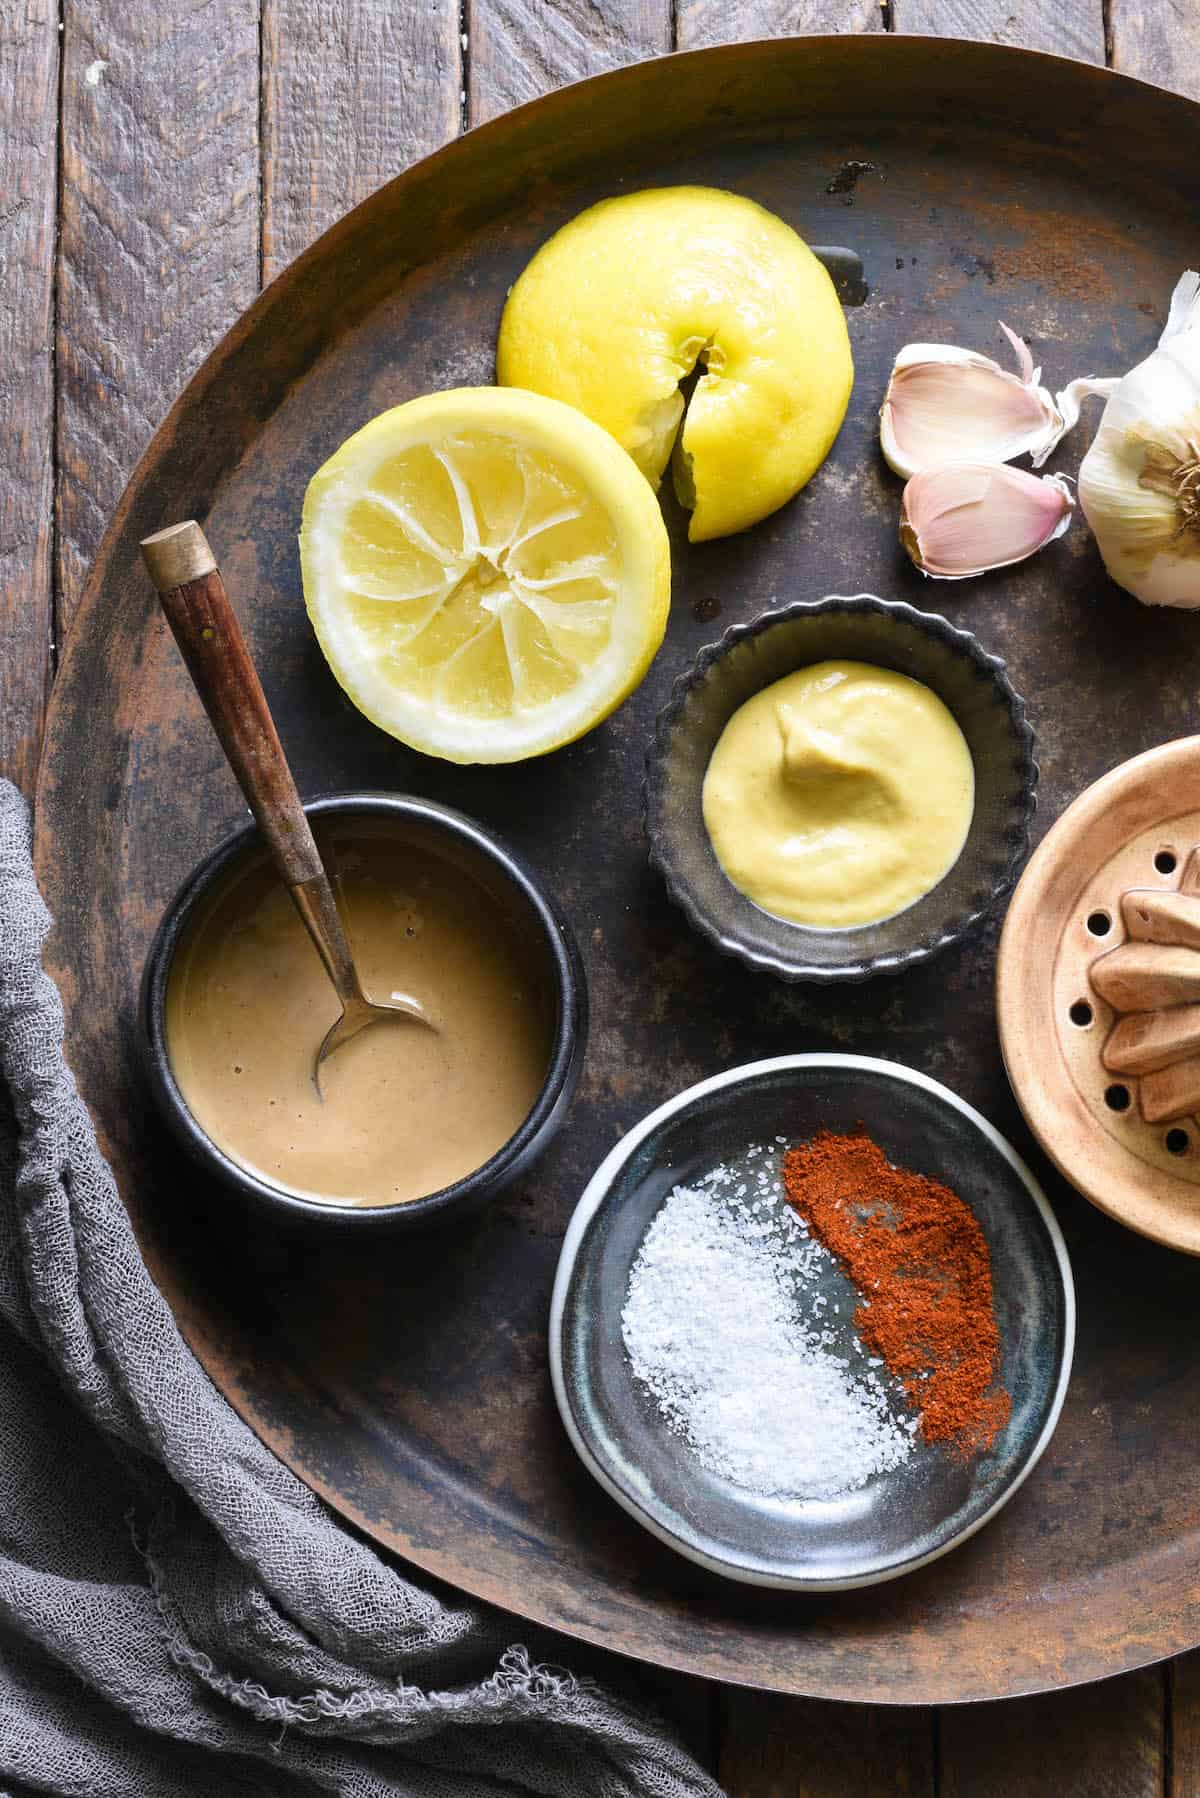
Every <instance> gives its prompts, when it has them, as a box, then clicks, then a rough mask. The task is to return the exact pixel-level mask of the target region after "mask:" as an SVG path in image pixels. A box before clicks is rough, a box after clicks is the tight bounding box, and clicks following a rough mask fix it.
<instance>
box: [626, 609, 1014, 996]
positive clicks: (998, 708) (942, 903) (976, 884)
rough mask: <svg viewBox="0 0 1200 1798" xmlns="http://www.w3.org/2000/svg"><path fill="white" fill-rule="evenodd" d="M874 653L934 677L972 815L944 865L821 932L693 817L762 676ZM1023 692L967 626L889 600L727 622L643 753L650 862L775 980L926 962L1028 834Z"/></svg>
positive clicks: (977, 907) (690, 911) (977, 905)
mask: <svg viewBox="0 0 1200 1798" xmlns="http://www.w3.org/2000/svg"><path fill="white" fill-rule="evenodd" d="M834 658H837V659H844V660H848V661H857V662H871V663H874V664H875V665H876V666H878V667H882V668H892V669H895V670H896V671H897V672H898V673H900V674H907V675H910V676H911V677H912V679H913V680H918V681H921V682H923V683H924V685H925V686H927V687H930V688H932V690H933V691H934V692H935V693H936V694H937V695H938V697H939V698H940V699H941V700H942V701H943V702H944V703H945V705H946V706H948V708H949V709H950V711H951V712H952V713H953V714H954V717H955V718H956V720H957V721H958V725H959V728H960V729H961V731H962V733H963V735H964V737H965V738H966V740H967V746H968V748H969V749H970V751H971V759H972V761H973V762H974V764H975V813H974V816H973V818H972V820H971V828H970V831H969V832H968V835H967V840H966V843H965V844H964V845H963V850H962V853H961V855H960V856H959V858H958V860H957V862H955V864H954V866H953V867H952V868H951V870H950V872H949V873H948V874H947V875H945V877H944V878H943V879H942V880H941V881H940V882H939V883H938V885H937V886H936V887H934V888H933V889H932V891H930V892H928V893H926V894H925V895H924V897H923V898H921V899H919V900H917V902H916V904H915V905H910V906H909V907H908V908H907V910H905V911H901V912H897V913H896V914H895V915H894V916H893V917H890V918H885V919H884V920H883V921H882V922H881V923H879V924H864V925H860V926H856V927H855V928H852V929H840V930H822V929H813V928H809V927H808V926H806V925H801V924H792V923H789V922H788V921H787V919H785V918H777V917H773V916H772V915H771V913H769V912H765V911H763V910H761V908H760V907H759V906H757V905H755V904H754V902H753V900H751V899H748V898H747V897H746V895H745V894H744V893H742V892H740V891H739V890H738V888H737V887H735V886H734V885H733V883H732V881H730V879H729V878H728V876H727V875H726V874H725V872H724V870H723V869H722V867H721V865H720V863H719V862H718V861H717V858H716V855H715V854H714V853H713V848H712V844H711V843H710V842H709V839H708V832H707V831H706V830H705V828H704V816H703V812H702V810H701V792H702V789H703V786H704V774H705V770H706V769H707V767H708V762H709V757H710V756H711V755H712V752H713V750H714V749H715V747H716V744H717V739H718V738H719V737H720V735H721V732H722V731H723V730H724V728H725V726H726V725H727V724H728V722H729V720H730V718H731V717H732V716H733V714H734V712H736V711H737V709H738V707H739V706H740V705H742V704H743V703H744V702H745V701H746V700H747V699H750V698H751V697H752V696H753V695H754V694H755V693H757V692H759V691H761V689H762V688H763V687H766V686H769V685H770V684H771V682H772V681H777V680H781V679H782V678H783V676H784V675H786V674H792V673H794V672H795V671H796V669H798V668H805V667H808V666H809V665H810V664H811V663H813V662H823V661H828V660H830V659H834ZM1033 748H1034V743H1033V731H1032V730H1031V728H1030V726H1029V724H1028V722H1027V720H1026V717H1025V705H1024V701H1023V700H1021V699H1019V698H1018V696H1017V694H1016V693H1014V691H1013V689H1012V686H1011V684H1010V682H1009V679H1008V676H1007V674H1006V673H1005V671H1004V663H1003V662H1002V661H1001V660H1000V659H999V657H998V656H993V655H989V654H988V653H987V652H986V650H984V649H983V648H981V646H980V645H979V643H978V642H977V641H976V639H975V638H974V637H973V636H972V635H971V633H970V632H969V631H963V630H958V629H957V628H956V627H955V626H954V625H952V624H950V623H948V621H947V620H946V619H945V618H939V617H937V616H935V615H934V614H932V613H929V612H918V611H916V610H915V609H914V608H913V607H912V606H909V605H903V604H901V603H900V602H898V601H895V600H884V599H875V598H873V597H872V596H871V595H870V594H866V593H860V594H857V595H856V596H855V597H854V598H852V599H840V598H829V599H820V600H816V601H812V602H809V601H801V602H798V603H797V604H795V605H790V606H785V607H784V608H783V609H782V610H780V611H778V612H765V613H764V614H763V615H762V616H761V617H760V618H756V619H755V620H754V621H753V623H751V624H739V625H735V626H734V627H733V629H732V630H729V631H726V633H725V635H724V636H723V637H722V639H721V641H720V642H719V643H714V644H712V645H710V646H709V648H707V649H702V650H701V652H700V654H699V656H698V657H697V660H696V664H695V666H694V668H693V669H692V670H691V672H690V673H689V674H685V675H684V676H682V678H681V679H680V680H678V681H677V682H676V684H675V688H674V691H673V692H672V695H671V698H670V700H669V702H668V704H667V705H666V706H665V707H664V708H663V710H662V711H661V712H660V714H659V717H658V723H657V726H656V729H655V738H654V742H653V743H652V745H651V748H650V752H649V755H648V757H647V773H646V828H647V833H648V836H649V840H650V860H651V862H652V863H653V865H654V866H655V867H656V868H658V869H659V871H660V872H661V874H662V876H663V878H664V880H665V881H666V883H667V890H668V892H669V893H670V895H671V897H672V898H673V899H674V900H675V902H676V904H678V905H680V906H681V907H682V908H683V910H684V912H685V913H686V914H687V916H688V918H689V919H690V921H691V923H692V924H693V925H694V926H695V927H696V929H697V930H699V931H700V932H701V934H702V935H704V936H706V937H707V938H708V939H709V941H710V942H712V943H715V945H716V946H717V948H718V949H721V950H723V951H724V953H725V954H727V955H736V956H738V957H740V959H741V960H742V961H744V962H746V963H747V964H748V965H749V966H750V967H752V968H760V969H764V970H766V971H768V972H770V973H772V974H777V975H779V977H780V978H781V979H783V980H815V981H834V980H865V979H866V978H867V976H868V975H870V974H882V973H893V972H895V971H896V970H897V969H900V968H906V967H910V966H911V965H912V964H913V963H915V962H919V961H926V960H927V959H928V958H929V957H930V956H931V955H936V954H937V952H938V951H939V950H940V949H944V948H946V947H947V945H948V944H950V943H953V942H955V941H957V939H958V938H959V937H961V936H963V935H965V933H966V932H967V931H968V930H970V929H971V928H972V927H973V926H974V925H975V924H977V923H978V922H979V920H980V919H981V918H982V917H983V916H984V914H985V913H986V912H987V911H989V910H990V909H991V907H992V906H993V905H995V904H996V902H997V900H999V899H1000V898H1002V897H1003V896H1004V894H1006V893H1007V892H1008V891H1009V890H1010V889H1011V887H1012V885H1013V883H1014V881H1015V880H1016V877H1017V871H1018V868H1019V866H1020V863H1021V860H1022V857H1023V856H1024V854H1025V850H1026V848H1027V847H1028V843H1029V823H1030V819H1031V818H1032V816H1033V808H1034V789H1035V787H1036V784H1037V774H1038V770H1037V763H1036V762H1035V761H1034V756H1033Z"/></svg>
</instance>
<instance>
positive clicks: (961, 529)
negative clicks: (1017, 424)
mask: <svg viewBox="0 0 1200 1798" xmlns="http://www.w3.org/2000/svg"><path fill="white" fill-rule="evenodd" d="M1074 509H1075V501H1074V499H1073V498H1072V495H1071V491H1070V489H1069V488H1068V486H1067V484H1066V481H1065V480H1064V479H1063V477H1062V475H1051V474H1045V475H1036V474H1026V472H1025V470H1024V469H1023V468H1009V466H1008V465H1007V463H1004V462H998V463H986V462H958V463H953V464H951V465H950V466H948V467H946V468H930V469H926V470H925V471H924V472H923V473H921V474H916V475H914V476H913V478H912V480H911V481H909V483H908V485H907V486H906V487H905V489H904V492H903V494H902V496H901V500H900V541H901V543H902V544H903V545H904V547H905V549H906V550H907V551H908V553H909V555H910V556H911V557H912V559H913V561H914V562H915V563H916V565H917V567H918V568H919V569H920V570H921V573H922V574H929V575H932V576H934V578H935V579H937V580H945V581H961V580H965V579H966V578H967V576H968V575H972V574H987V573H988V572H989V570H990V569H993V568H1008V567H1009V566H1011V564H1012V563H1013V562H1023V561H1024V560H1025V558H1026V556H1032V555H1033V554H1034V553H1035V552H1036V551H1037V550H1039V549H1041V548H1043V547H1044V545H1045V544H1047V543H1050V542H1052V541H1053V540H1054V538H1055V537H1061V536H1062V534H1063V532H1064V531H1065V530H1066V528H1067V526H1068V525H1069V524H1070V522H1071V514H1072V512H1073V511H1074Z"/></svg>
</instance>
